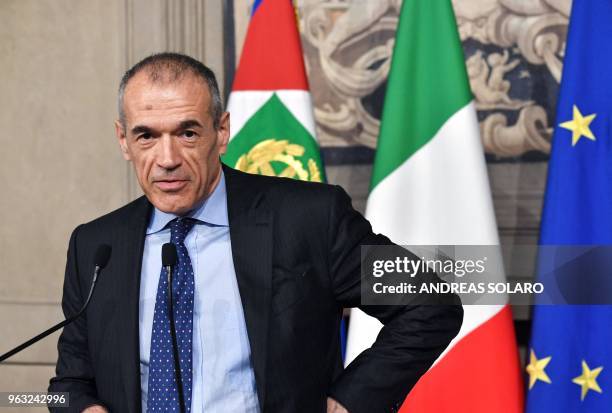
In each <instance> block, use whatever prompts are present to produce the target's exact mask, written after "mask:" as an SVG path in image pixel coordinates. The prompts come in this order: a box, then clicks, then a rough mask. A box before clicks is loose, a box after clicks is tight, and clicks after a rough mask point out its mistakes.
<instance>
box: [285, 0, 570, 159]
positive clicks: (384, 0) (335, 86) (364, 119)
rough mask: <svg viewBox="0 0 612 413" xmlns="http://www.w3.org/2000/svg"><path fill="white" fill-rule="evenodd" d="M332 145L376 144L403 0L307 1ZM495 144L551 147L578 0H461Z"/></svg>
mask: <svg viewBox="0 0 612 413" xmlns="http://www.w3.org/2000/svg"><path fill="white" fill-rule="evenodd" d="M297 5H298V15H299V21H300V30H301V32H302V37H303V45H304V52H305V56H306V65H307V70H308V72H309V78H310V85H311V90H312V93H313V98H314V102H315V117H316V120H317V128H318V131H317V132H318V136H319V139H320V141H321V144H322V146H352V145H365V146H367V147H370V148H375V147H376V139H377V136H378V128H379V122H380V111H381V107H382V100H383V94H384V88H385V82H386V78H387V75H388V71H389V57H390V56H391V53H392V50H393V43H394V36H395V28H396V26H397V20H398V14H399V10H400V6H401V0H378V1H371V0H301V1H298V2H297ZM453 5H454V8H455V14H456V16H457V24H458V28H459V33H460V36H461V40H462V42H463V46H464V50H465V54H466V66H467V70H468V75H469V78H470V83H471V86H472V91H473V93H474V97H475V102H476V107H477V109H478V115H479V120H480V126H481V132H482V139H483V143H484V146H485V150H486V152H487V153H489V154H491V155H493V156H495V157H498V158H507V157H518V156H522V155H525V154H527V155H531V156H532V155H534V154H535V155H536V157H541V158H545V157H546V154H548V152H549V150H550V137H551V132H552V128H551V127H550V124H551V122H552V119H553V118H554V107H555V103H556V93H557V89H558V83H559V81H560V77H561V67H562V58H563V53H564V48H565V37H566V34H567V24H568V17H569V10H570V6H571V0H453Z"/></svg>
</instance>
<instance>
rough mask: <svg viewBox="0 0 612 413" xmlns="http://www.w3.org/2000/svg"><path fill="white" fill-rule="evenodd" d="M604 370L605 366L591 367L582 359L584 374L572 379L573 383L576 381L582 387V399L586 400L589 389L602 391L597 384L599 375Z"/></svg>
mask: <svg viewBox="0 0 612 413" xmlns="http://www.w3.org/2000/svg"><path fill="white" fill-rule="evenodd" d="M602 370H603V367H597V368H596V369H593V370H591V369H589V366H588V365H587V364H586V361H584V360H582V374H581V375H580V376H578V377H576V378H575V379H574V380H572V383H576V384H577V385H579V386H580V387H581V388H582V391H581V394H580V400H584V398H585V397H586V395H587V393H588V392H589V390H595V391H596V392H597V393H601V387H599V384H597V380H596V379H597V376H599V373H601V371H602Z"/></svg>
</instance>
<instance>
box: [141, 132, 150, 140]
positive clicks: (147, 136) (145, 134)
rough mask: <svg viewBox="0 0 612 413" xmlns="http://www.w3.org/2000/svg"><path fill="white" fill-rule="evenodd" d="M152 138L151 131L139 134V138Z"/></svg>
mask: <svg viewBox="0 0 612 413" xmlns="http://www.w3.org/2000/svg"><path fill="white" fill-rule="evenodd" d="M151 138H152V136H151V134H150V133H142V134H140V135H138V139H145V140H147V139H151Z"/></svg>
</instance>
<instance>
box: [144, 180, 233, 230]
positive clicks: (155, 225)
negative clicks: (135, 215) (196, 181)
mask: <svg viewBox="0 0 612 413" xmlns="http://www.w3.org/2000/svg"><path fill="white" fill-rule="evenodd" d="M186 216H188V217H190V218H194V219H196V220H197V221H198V222H197V223H199V224H200V223H204V224H208V225H212V226H228V225H229V220H228V218H227V192H226V189H225V175H224V174H223V170H221V177H220V178H219V182H218V183H217V186H216V187H215V189H214V190H213V192H212V194H210V196H209V197H208V198H206V199H205V200H204V201H203V202H202V203H201V204H200V205H199V206H198V207H196V208H194V209H193V210H191V211H190V212H189V213H188V214H187V215H186ZM177 217H178V215H175V214H170V213H167V212H162V211H160V210H159V209H157V208H153V212H152V214H151V218H150V219H149V225H148V226H147V235H149V234H154V233H156V232H159V231H161V230H163V229H164V228H165V227H166V226H167V225H168V223H169V222H170V221H172V220H173V219H174V218H177Z"/></svg>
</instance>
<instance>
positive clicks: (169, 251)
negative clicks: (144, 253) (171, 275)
mask: <svg viewBox="0 0 612 413" xmlns="http://www.w3.org/2000/svg"><path fill="white" fill-rule="evenodd" d="M177 262H178V255H177V253H176V246H175V245H174V244H173V243H171V242H167V243H165V244H164V245H162V266H164V267H168V266H170V267H174V266H175V265H176V263H177Z"/></svg>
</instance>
